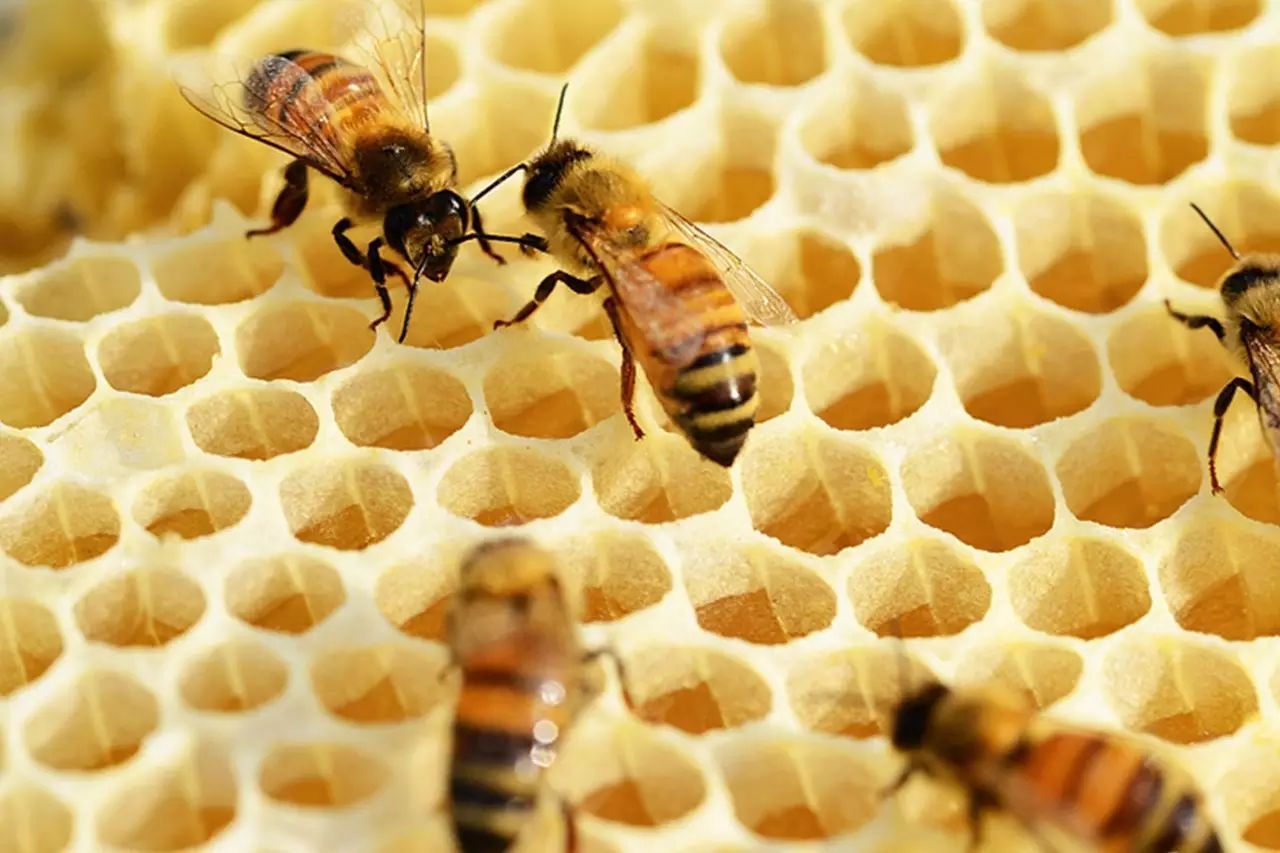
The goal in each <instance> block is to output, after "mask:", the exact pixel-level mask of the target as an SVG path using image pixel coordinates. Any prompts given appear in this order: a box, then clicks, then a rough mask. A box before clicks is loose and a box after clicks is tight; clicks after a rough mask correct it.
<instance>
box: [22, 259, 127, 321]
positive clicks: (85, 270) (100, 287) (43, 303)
mask: <svg viewBox="0 0 1280 853" xmlns="http://www.w3.org/2000/svg"><path fill="white" fill-rule="evenodd" d="M140 292H142V277H141V276H139V275H138V268H137V267H136V266H134V264H133V262H132V261H130V260H128V259H126V258H112V257H100V258H76V259H75V260H74V261H68V262H65V263H60V264H56V265H54V266H51V267H47V268H45V269H44V270H42V271H41V272H40V274H39V275H38V276H36V278H34V279H33V280H32V281H31V282H30V283H28V284H27V285H25V286H24V287H22V288H21V289H20V290H18V292H17V299H18V302H19V303H20V304H21V305H22V307H23V308H26V309H27V311H28V313H31V314H34V315H35V316H37V317H51V318H53V319H55V320H72V321H77V322H83V321H85V320H91V319H93V318H94V317H97V316H98V315H99V314H107V313H109V312H111V311H118V310H120V309H121V308H124V307H125V306H127V305H130V304H132V302H133V300H135V299H137V298H138V294H139V293H140Z"/></svg>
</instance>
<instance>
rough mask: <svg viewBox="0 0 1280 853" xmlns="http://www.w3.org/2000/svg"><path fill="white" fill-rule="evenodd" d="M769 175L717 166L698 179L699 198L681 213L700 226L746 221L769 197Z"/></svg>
mask: <svg viewBox="0 0 1280 853" xmlns="http://www.w3.org/2000/svg"><path fill="white" fill-rule="evenodd" d="M774 188H775V187H774V181H773V172H771V171H770V170H769V169H766V168H762V167H760V166H755V165H750V164H735V163H719V164H717V165H716V166H714V167H713V169H712V170H711V171H710V172H708V173H704V174H702V175H700V176H699V178H698V182H697V184H696V190H700V191H701V192H700V198H699V200H698V201H697V202H695V203H694V204H691V205H690V206H689V207H688V208H685V209H683V210H682V211H681V212H682V213H684V215H686V216H687V217H688V218H689V219H692V220H694V221H695V222H702V223H720V222H737V221H739V220H742V219H746V218H747V217H748V216H750V215H751V214H752V213H754V212H755V211H756V210H757V209H758V208H760V207H762V206H763V205H764V203H765V202H767V201H768V200H769V199H770V198H772V197H773V192H774Z"/></svg>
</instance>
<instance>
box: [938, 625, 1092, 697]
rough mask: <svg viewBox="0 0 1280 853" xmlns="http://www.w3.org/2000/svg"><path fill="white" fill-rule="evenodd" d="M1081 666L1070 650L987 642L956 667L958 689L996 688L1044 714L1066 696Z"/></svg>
mask: <svg viewBox="0 0 1280 853" xmlns="http://www.w3.org/2000/svg"><path fill="white" fill-rule="evenodd" d="M1083 671H1084V662H1083V661H1082V660H1081V659H1080V655H1078V654H1077V653H1076V652H1074V651H1072V650H1071V649H1069V648H1063V647H1062V646H1054V645H1049V644H1047V643H1027V642H1007V641H1002V642H989V643H985V644H983V645H980V646H977V647H975V648H973V649H970V650H969V652H968V653H967V654H966V655H965V656H964V659H963V660H961V661H960V664H959V665H958V666H957V667H956V671H955V677H954V681H955V684H956V686H959V687H966V686H967V687H973V688H981V687H984V686H992V685H995V686H998V687H1000V688H1001V689H1003V690H1007V691H1009V692H1010V693H1011V694H1013V695H1016V696H1019V697H1021V699H1022V700H1023V701H1024V702H1026V704H1027V707H1029V708H1036V709H1039V710H1043V709H1045V708H1048V707H1049V706H1050V705H1052V704H1053V703H1055V702H1057V701H1059V700H1060V699H1063V698H1064V697H1066V696H1069V695H1070V694H1071V692H1072V691H1073V690H1075V689H1076V684H1078V683H1079V681H1080V674H1081V673H1082V672H1083Z"/></svg>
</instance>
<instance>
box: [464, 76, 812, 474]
mask: <svg viewBox="0 0 1280 853" xmlns="http://www.w3.org/2000/svg"><path fill="white" fill-rule="evenodd" d="M563 108H564V91H561V93H560V104H559V106H558V107H557V110H556V118H555V124H554V125H553V128H552V132H551V142H550V144H549V145H548V146H547V148H546V149H545V150H543V151H542V152H541V153H539V154H537V155H535V156H534V157H533V158H532V159H531V160H530V161H529V162H527V163H521V164H519V165H518V166H515V167H514V168H513V169H511V170H510V171H508V172H507V174H506V175H504V176H503V178H505V177H508V176H510V175H512V174H514V173H515V172H517V171H523V172H525V173H526V175H525V182H524V193H523V200H524V206H525V209H526V210H527V211H528V213H529V215H530V216H531V217H532V218H533V220H534V221H535V222H536V223H537V224H538V226H539V228H540V229H541V230H542V232H543V233H544V234H545V235H546V236H547V240H548V244H549V247H550V251H551V253H552V255H554V256H555V258H556V260H557V261H559V262H560V264H561V265H562V266H563V267H564V269H561V270H557V271H556V272H554V273H552V274H551V275H549V276H547V277H546V278H545V279H544V280H543V281H542V282H541V283H540V284H539V285H538V288H537V291H536V292H535V294H534V297H533V300H532V301H531V302H529V303H528V304H527V305H525V306H524V307H523V308H521V309H520V311H519V312H518V313H516V315H515V316H514V317H513V318H512V319H511V320H508V321H499V322H498V323H496V324H495V328H497V327H501V326H506V325H510V324H512V323H519V322H521V321H522V320H525V319H526V318H528V317H529V315H531V314H532V313H533V312H534V311H535V310H536V309H537V307H538V306H539V305H541V304H542V303H543V302H544V301H546V299H547V298H548V297H549V296H550V295H551V293H552V291H554V290H555V287H556V285H557V284H564V285H566V286H567V287H568V288H569V289H570V290H572V291H573V292H574V293H580V294H587V293H594V292H595V291H596V290H598V289H600V287H602V286H606V285H607V286H608V298H606V299H605V300H604V308H605V311H606V313H607V314H608V316H609V320H610V322H611V323H612V324H613V331H614V333H615V335H617V338H618V341H619V343H620V344H621V345H622V403H623V409H624V411H625V414H626V416H627V421H628V422H629V423H630V425H631V429H632V431H633V432H634V433H635V436H636V438H637V439H639V438H643V437H644V431H643V430H641V429H640V426H639V424H637V423H636V419H635V413H634V409H633V396H634V392H635V364H634V362H635V361H639V362H640V365H641V367H642V368H643V369H644V371H645V374H646V375H647V376H648V377H649V381H650V383H651V384H652V385H653V387H654V388H655V390H656V391H657V392H658V398H659V400H660V401H661V403H662V406H663V408H664V409H665V410H666V412H667V414H668V415H669V416H670V417H671V419H672V421H673V422H674V423H675V424H676V425H677V426H678V427H679V428H680V429H681V430H682V431H683V432H684V434H685V435H686V436H687V437H688V439H689V441H690V443H691V444H692V445H693V447H694V449H695V450H697V451H698V452H699V453H701V454H702V455H703V456H705V457H706V458H708V459H711V460H712V461H714V462H718V463H719V464H721V465H724V466H726V467H727V466H729V465H732V464H733V460H734V459H735V458H736V457H737V455H738V451H739V450H741V448H742V445H743V443H744V442H745V441H746V437H747V432H748V430H750V429H751V427H752V426H753V425H754V423H755V413H756V409H757V408H758V407H759V403H760V401H759V396H758V395H757V393H756V376H757V374H758V372H759V365H758V363H757V359H756V355H755V351H754V350H753V349H752V347H751V338H750V336H749V335H748V334H747V320H748V318H749V319H751V320H752V321H755V322H757V323H761V324H773V323H791V322H794V321H795V320H796V316H795V314H794V313H793V312H792V311H791V308H790V307H788V305H787V303H786V302H785V301H783V299H782V297H781V296H779V295H778V294H777V293H775V292H774V290H773V289H772V288H771V287H769V285H768V284H766V283H765V282H764V281H763V280H761V279H760V277H759V276H757V275H756V274H755V273H754V272H753V271H752V270H751V268H750V267H748V266H747V265H746V264H745V263H744V262H743V261H742V260H741V259H740V258H738V257H737V256H735V255H734V254H733V253H732V252H730V251H729V250H728V249H726V248H725V247H724V246H722V245H721V244H720V243H718V242H716V241H715V240H714V239H712V238H711V236H710V235H708V234H707V233H706V232H704V231H702V230H701V229H700V228H698V227H697V226H696V225H694V224H693V223H691V222H689V221H688V220H687V219H685V218H684V217H683V216H681V215H680V214H679V213H676V212H675V211H674V210H672V209H671V208H669V207H667V206H666V205H664V204H663V203H662V202H660V201H658V199H656V198H655V197H654V196H653V193H652V192H651V191H650V189H649V186H648V184H647V183H646V182H645V181H644V179H642V178H641V177H640V176H639V175H638V174H636V173H635V171H633V170H632V169H631V168H630V167H628V166H626V165H624V164H622V163H619V162H617V161H616V160H613V159H610V158H608V157H605V156H604V155H602V154H597V153H595V152H593V151H591V150H589V149H587V148H586V147H584V146H583V145H581V144H579V143H578V142H575V141H573V140H569V139H563V140H558V141H557V138H556V137H557V131H558V129H559V124H560V113H561V110H562V109H563ZM499 180H501V179H499ZM496 183H497V182H495V184H496ZM491 186H492V185H491ZM476 200H477V201H478V200H479V196H477V197H476Z"/></svg>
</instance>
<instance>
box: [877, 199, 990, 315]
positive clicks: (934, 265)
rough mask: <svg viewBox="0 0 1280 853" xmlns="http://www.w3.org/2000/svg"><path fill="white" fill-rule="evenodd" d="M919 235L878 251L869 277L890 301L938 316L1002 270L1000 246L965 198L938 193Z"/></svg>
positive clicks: (982, 218)
mask: <svg viewBox="0 0 1280 853" xmlns="http://www.w3.org/2000/svg"><path fill="white" fill-rule="evenodd" d="M930 207H931V215H930V217H929V219H927V220H925V221H924V222H922V223H921V229H920V232H919V233H917V234H914V235H910V236H907V237H904V238H903V239H902V241H900V242H895V243H892V244H889V245H883V246H879V247H877V248H876V250H875V254H874V255H873V256H872V259H871V277H872V281H874V282H875V286H876V290H878V291H880V295H881V296H882V297H884V299H885V300H886V301H887V302H891V303H893V304H894V305H897V306H898V307H901V308H906V309H908V310H911V311H937V310H938V309H940V308H948V307H950V306H952V305H955V304H956V303H957V302H963V301H964V300H966V299H968V298H970V297H971V296H975V295H977V294H979V293H981V292H982V291H984V290H986V289H987V288H988V287H990V286H991V284H992V282H994V281H995V280H996V277H997V276H999V275H1000V273H1001V272H1002V271H1003V262H1002V260H1001V250H1000V242H999V240H998V239H997V238H996V234H995V231H993V230H992V228H991V225H990V224H989V223H988V222H987V220H986V217H985V216H984V215H983V213H982V211H981V210H980V209H979V208H978V207H977V206H976V205H974V204H973V203H971V202H970V201H969V200H968V199H966V198H964V197H963V196H961V195H959V194H956V193H950V192H945V191H943V192H939V193H937V194H935V196H934V197H933V199H932V202H931V205H930Z"/></svg>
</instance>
